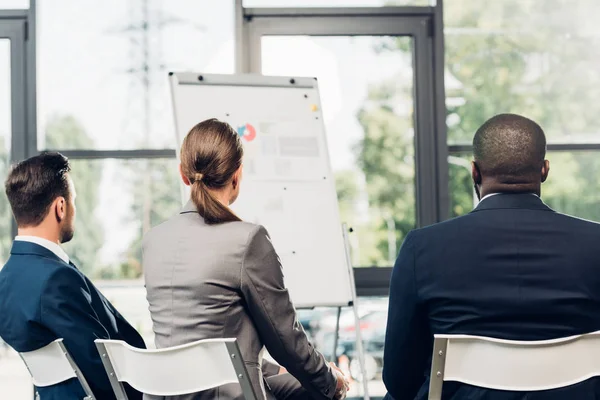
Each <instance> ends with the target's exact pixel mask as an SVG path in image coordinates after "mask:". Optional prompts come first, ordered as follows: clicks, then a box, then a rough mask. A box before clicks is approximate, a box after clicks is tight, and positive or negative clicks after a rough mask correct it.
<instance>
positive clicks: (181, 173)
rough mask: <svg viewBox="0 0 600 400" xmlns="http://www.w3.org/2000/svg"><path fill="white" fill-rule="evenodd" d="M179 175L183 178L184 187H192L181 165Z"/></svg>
mask: <svg viewBox="0 0 600 400" xmlns="http://www.w3.org/2000/svg"><path fill="white" fill-rule="evenodd" d="M179 175H180V176H181V180H182V181H183V184H184V185H186V186H190V185H191V183H190V180H189V179H188V177H187V176H185V174H184V173H183V169H182V168H181V164H179Z"/></svg>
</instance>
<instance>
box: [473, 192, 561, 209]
mask: <svg viewBox="0 0 600 400" xmlns="http://www.w3.org/2000/svg"><path fill="white" fill-rule="evenodd" d="M497 209H526V210H542V211H553V210H552V209H551V208H550V207H548V206H547V205H546V204H544V202H543V201H542V199H540V198H539V197H538V196H536V195H535V194H533V193H502V194H498V195H496V196H490V197H488V198H486V199H485V200H484V201H481V202H480V203H479V204H478V205H477V207H475V209H474V210H473V212H477V211H484V210H497Z"/></svg>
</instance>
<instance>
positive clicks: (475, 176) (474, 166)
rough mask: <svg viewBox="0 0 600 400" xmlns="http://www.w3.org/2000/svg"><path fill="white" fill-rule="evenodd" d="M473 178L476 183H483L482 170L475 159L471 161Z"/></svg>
mask: <svg viewBox="0 0 600 400" xmlns="http://www.w3.org/2000/svg"><path fill="white" fill-rule="evenodd" d="M471 178H473V183H474V184H476V185H481V171H479V167H478V166H477V164H476V163H475V161H471Z"/></svg>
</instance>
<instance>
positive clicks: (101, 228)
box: [64, 159, 182, 280]
mask: <svg viewBox="0 0 600 400" xmlns="http://www.w3.org/2000/svg"><path fill="white" fill-rule="evenodd" d="M71 164H72V172H71V176H72V177H73V181H74V182H75V188H76V189H75V190H76V192H77V198H76V200H75V204H76V206H77V217H76V222H75V236H74V238H73V240H72V241H71V242H70V243H67V244H66V245H65V246H64V247H65V251H66V252H67V254H69V256H70V257H71V258H72V260H73V262H74V263H75V264H76V265H77V266H78V267H79V268H80V269H81V270H82V271H84V272H85V273H86V274H87V275H88V276H89V277H90V278H92V279H94V280H111V279H118V280H122V279H139V278H140V277H141V273H142V269H141V240H142V237H143V234H144V232H146V231H147V230H148V229H150V228H151V227H152V226H154V225H157V224H159V223H161V222H163V221H165V220H166V219H167V218H169V217H170V216H172V215H175V214H176V213H177V211H178V210H179V209H180V208H181V204H182V200H181V191H180V187H179V178H178V173H177V162H176V161H175V160H174V159H173V160H132V161H123V160H89V161H88V160H85V161H82V160H74V161H72V162H71Z"/></svg>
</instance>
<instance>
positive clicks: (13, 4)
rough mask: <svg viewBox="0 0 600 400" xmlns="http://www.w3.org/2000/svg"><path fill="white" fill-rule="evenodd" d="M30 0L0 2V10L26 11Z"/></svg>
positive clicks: (5, 0)
mask: <svg viewBox="0 0 600 400" xmlns="http://www.w3.org/2000/svg"><path fill="white" fill-rule="evenodd" d="M29 1H30V0H2V3H0V10H26V9H28V8H29Z"/></svg>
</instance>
